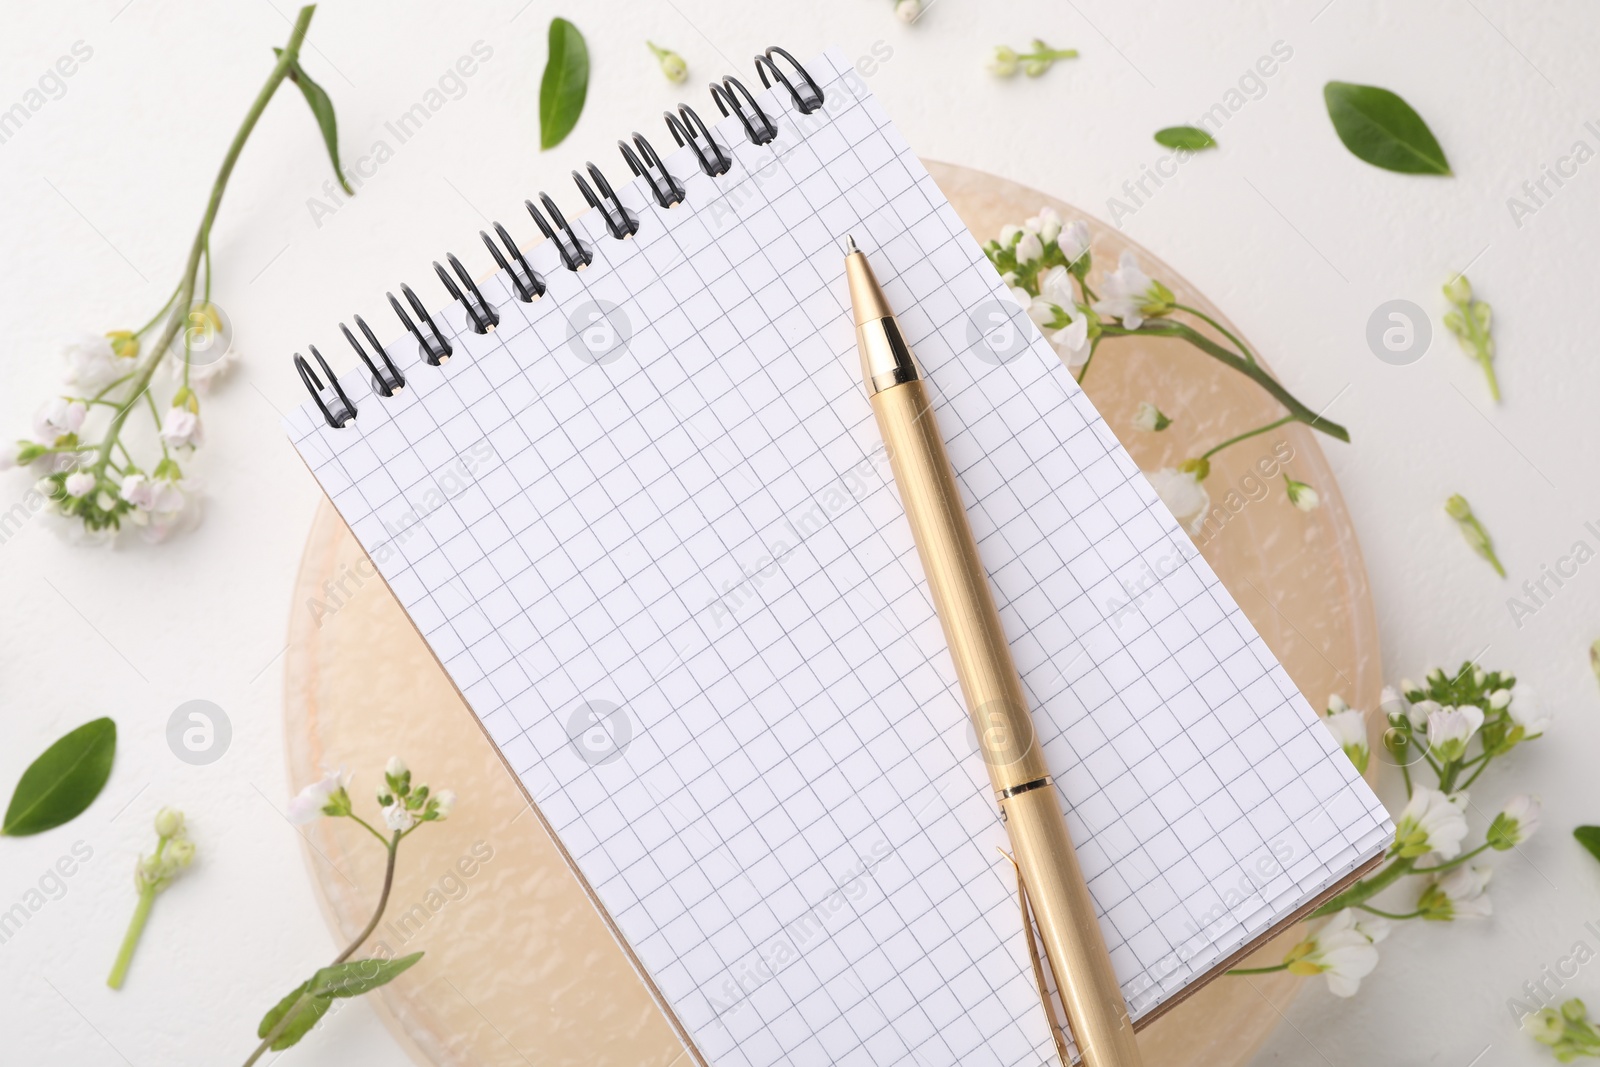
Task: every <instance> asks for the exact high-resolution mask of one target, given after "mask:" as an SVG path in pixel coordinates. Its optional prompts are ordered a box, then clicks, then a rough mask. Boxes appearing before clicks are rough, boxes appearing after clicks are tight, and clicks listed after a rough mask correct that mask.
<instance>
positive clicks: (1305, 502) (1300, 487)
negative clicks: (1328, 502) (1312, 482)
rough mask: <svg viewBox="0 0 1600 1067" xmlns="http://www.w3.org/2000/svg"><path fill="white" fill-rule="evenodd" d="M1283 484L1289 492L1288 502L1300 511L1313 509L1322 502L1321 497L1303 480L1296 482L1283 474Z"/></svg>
mask: <svg viewBox="0 0 1600 1067" xmlns="http://www.w3.org/2000/svg"><path fill="white" fill-rule="evenodd" d="M1283 484H1284V486H1285V488H1286V489H1287V490H1288V493H1289V503H1291V504H1293V505H1294V506H1295V507H1297V508H1299V509H1300V510H1301V511H1307V512H1310V511H1315V510H1316V509H1317V505H1318V504H1320V503H1322V497H1321V496H1319V495H1318V494H1317V491H1316V490H1315V489H1313V488H1311V486H1309V485H1307V484H1306V483H1305V482H1297V481H1295V480H1294V479H1293V478H1291V477H1289V476H1288V475H1287V474H1285V475H1284V476H1283Z"/></svg>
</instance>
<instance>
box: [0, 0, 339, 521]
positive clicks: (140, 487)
mask: <svg viewBox="0 0 1600 1067" xmlns="http://www.w3.org/2000/svg"><path fill="white" fill-rule="evenodd" d="M315 10H316V9H315V7H313V6H307V7H303V8H301V9H300V12H299V15H298V16H297V17H296V18H295V21H294V25H293V28H292V29H291V30H290V33H289V40H288V43H287V44H286V45H285V46H284V47H283V48H282V49H277V50H276V52H277V60H276V62H275V63H274V64H273V67H272V70H271V72H270V73H269V74H268V75H267V80H266V82H265V84H263V85H262V87H261V90H260V92H258V93H257V94H256V98H255V100H254V102H253V103H252V104H251V105H250V108H249V110H248V111H247V112H246V113H245V117H244V121H243V122H242V123H241V124H240V126H239V129H238V131H237V132H236V133H235V134H234V137H233V141H232V143H231V144H230V145H229V146H228V151H227V154H226V155H224V156H223V159H222V166H221V167H220V168H219V169H218V171H217V177H216V179H215V181H214V182H213V183H212V186H211V195H210V196H209V198H208V199H207V201H206V209H205V212H204V214H203V215H202V216H201V220H200V227H199V229H198V230H197V231H196V232H195V236H194V240H193V242H191V244H190V246H189V257H188V259H187V261H186V262H185V265H184V269H183V274H182V275H181V276H180V278H179V280H178V284H177V285H176V286H175V287H174V288H173V290H172V292H171V294H170V295H168V297H167V299H166V302H165V303H163V304H162V305H161V307H160V308H159V309H158V310H157V311H156V313H155V314H154V315H152V316H151V317H150V320H149V321H148V322H146V323H145V324H144V325H143V326H141V327H139V328H138V329H137V330H113V331H111V332H110V333H107V334H105V335H104V336H94V335H88V336H85V337H83V338H80V339H78V340H76V341H74V342H73V343H72V344H70V345H69V346H68V348H67V351H66V356H67V363H68V380H69V384H70V385H73V386H77V387H78V389H79V390H80V391H79V392H77V393H72V394H67V395H63V396H58V397H56V398H55V399H53V400H52V401H50V402H48V403H47V404H46V405H45V406H44V408H42V409H41V410H40V412H39V414H38V415H37V416H36V417H35V419H34V427H33V431H34V432H33V437H32V439H31V440H21V441H18V442H17V444H16V447H15V449H13V450H11V451H9V452H6V453H0V466H12V465H18V466H24V467H26V466H31V465H33V464H35V463H41V465H42V467H43V468H44V477H43V478H42V479H41V480H40V481H39V483H38V485H37V486H36V491H37V492H39V493H40V494H42V495H43V496H44V497H45V498H46V500H47V501H48V503H49V506H50V508H51V510H52V511H54V512H56V513H58V514H61V515H64V516H66V517H68V518H69V519H73V520H76V521H77V522H79V523H81V524H82V527H83V529H84V530H86V531H88V532H89V533H91V534H95V535H100V536H102V537H108V536H110V535H111V534H112V533H113V532H114V531H117V530H120V529H121V528H122V524H123V523H124V522H128V523H131V524H133V525H136V526H141V527H144V528H145V531H146V534H147V535H148V536H149V537H150V538H151V539H152V540H159V539H161V538H162V537H164V536H166V535H167V534H168V533H170V532H171V531H172V530H173V529H175V528H176V527H177V526H178V524H179V521H180V520H181V519H182V518H184V517H185V515H186V514H187V515H188V516H191V517H192V516H193V514H194V509H193V508H191V507H188V506H187V505H188V504H189V503H190V498H191V496H192V494H193V484H192V483H191V482H189V481H188V480H186V479H185V477H184V472H183V470H182V468H181V467H180V466H179V464H178V461H177V458H175V456H174V453H175V452H176V453H192V451H193V450H194V449H195V448H197V447H198V446H199V445H200V444H201V442H202V432H201V423H200V400H199V397H198V396H197V394H196V389H197V388H203V387H204V386H205V385H206V384H207V383H208V382H209V380H210V379H212V378H214V377H216V376H217V375H218V374H220V373H221V372H222V371H223V370H224V369H225V367H226V365H227V357H228V355H229V352H228V349H227V339H226V337H223V338H222V343H221V344H220V345H219V346H218V349H217V351H214V352H213V351H210V349H211V348H212V346H213V345H216V344H217V340H218V335H219V334H225V332H226V324H225V321H224V319H223V316H222V313H221V311H220V310H219V309H218V308H217V307H216V305H214V304H212V303H211V266H212V264H211V230H212V226H213V225H214V224H215V222H216V218H217V212H218V210H219V208H220V207H221V205H222V195H223V193H224V192H225V191H226V189H227V185H228V180H229V178H230V177H231V176H232V174H233V169H234V166H235V165H236V164H237V163H238V161H239V156H240V154H241V153H242V152H243V151H244V146H245V142H246V141H248V140H249V138H250V134H251V133H252V132H253V131H254V130H255V127H256V123H257V122H258V121H259V120H260V118H261V115H262V113H263V112H264V111H265V110H266V107H267V104H268V103H269V102H270V101H271V100H272V97H273V95H274V94H275V93H276V92H277V90H278V86H279V85H281V84H282V83H283V82H284V80H285V79H288V80H290V81H293V82H294V83H295V84H297V85H298V86H299V87H300V90H301V92H302V93H303V94H304V95H305V98H306V101H307V103H308V104H309V105H310V107H311V110H312V113H313V115H314V116H315V118H316V120H317V123H318V125H319V127H321V130H322V134H323V140H324V142H325V144H326V146H327V149H328V153H329V156H330V157H331V159H332V161H333V166H334V171H335V173H336V174H338V176H339V181H340V182H341V184H342V183H344V177H343V174H342V173H341V172H340V171H339V156H338V138H337V132H336V126H335V121H334V115H333V105H332V104H331V103H330V102H329V101H328V96H327V94H326V93H325V92H323V90H322V88H321V87H320V86H318V85H317V84H316V83H315V82H314V81H312V80H311V78H310V76H309V75H307V74H306V72H305V71H304V70H303V69H302V68H301V66H300V48H301V45H302V44H303V43H304V41H305V36H306V31H307V29H308V28H309V27H310V24H311V16H312V14H313V12H314V11H315ZM346 191H349V189H348V186H346ZM197 296H198V299H197ZM163 319H164V320H165V324H164V325H163V326H162V327H161V329H160V331H159V332H158V333H157V334H156V337H155V342H154V343H153V344H151V345H150V346H149V347H148V348H145V349H144V350H143V354H142V355H141V349H142V348H143V345H144V340H145V338H146V335H148V334H149V333H150V332H151V331H152V330H154V329H155V328H156V325H157V324H158V323H161V322H162V321H163ZM180 333H181V334H182V339H181V343H180V339H179V335H180ZM197 348H198V349H200V350H201V351H204V352H205V358H204V359H203V360H199V359H197V355H196V350H197ZM180 352H181V354H182V366H181V368H178V369H177V370H176V371H175V377H176V379H177V389H176V391H175V392H174V394H173V395H172V398H171V401H170V403H169V404H168V405H167V407H166V411H165V413H163V412H162V410H161V408H160V407H159V406H158V405H157V403H156V401H155V398H154V397H153V396H152V394H151V388H152V382H153V380H154V378H155V375H156V371H157V370H158V369H160V368H162V367H163V366H169V365H170V364H169V361H168V359H167V357H168V356H169V355H175V354H177V353H180ZM99 408H106V409H109V413H110V414H109V419H108V421H107V423H106V424H105V427H104V431H103V435H102V436H101V437H100V438H99V439H98V440H88V439H86V438H85V436H84V434H83V430H84V425H85V423H86V421H87V420H88V418H89V415H90V414H91V412H92V411H94V410H96V409H99ZM139 408H145V409H148V411H149V412H150V416H151V418H152V420H153V421H154V424H155V433H156V440H157V442H158V443H159V445H160V449H161V457H160V459H159V460H158V461H156V463H155V464H154V466H153V468H152V469H151V470H150V471H149V473H148V474H146V472H145V471H144V470H143V469H142V468H141V467H140V465H139V464H138V463H136V462H135V460H134V457H133V454H132V451H131V450H130V448H129V444H128V441H127V438H126V436H125V431H126V430H127V429H128V419H129V418H130V417H131V416H132V415H133V413H134V411H135V410H136V409H139Z"/></svg>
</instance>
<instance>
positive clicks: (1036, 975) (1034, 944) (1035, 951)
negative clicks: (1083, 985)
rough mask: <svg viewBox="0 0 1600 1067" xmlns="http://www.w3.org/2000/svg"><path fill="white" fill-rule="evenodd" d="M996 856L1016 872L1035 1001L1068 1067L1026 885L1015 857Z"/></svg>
mask: <svg viewBox="0 0 1600 1067" xmlns="http://www.w3.org/2000/svg"><path fill="white" fill-rule="evenodd" d="M999 852H1000V855H1002V856H1004V857H1005V858H1006V859H1008V860H1010V861H1011V866H1012V867H1013V868H1015V870H1016V872H1017V905H1018V906H1019V907H1020V908H1021V909H1022V932H1023V934H1024V935H1026V936H1027V939H1028V960H1029V961H1030V962H1031V963H1032V964H1033V980H1034V982H1036V983H1037V984H1038V986H1039V1002H1040V1003H1041V1004H1042V1005H1043V1006H1044V1017H1045V1021H1046V1022H1048V1023H1049V1024H1050V1036H1051V1037H1053V1038H1055V1042H1056V1055H1057V1056H1058V1057H1060V1059H1061V1067H1072V1054H1071V1053H1069V1052H1068V1051H1067V1040H1066V1033H1067V1025H1068V1024H1067V1023H1065V1022H1062V1023H1057V1022H1056V997H1059V996H1060V991H1059V990H1058V991H1057V994H1056V997H1052V996H1051V995H1050V986H1049V983H1047V982H1046V981H1045V976H1044V957H1043V955H1042V954H1041V953H1040V952H1039V939H1038V938H1037V937H1036V936H1034V932H1033V906H1032V905H1031V904H1030V903H1029V902H1028V887H1027V885H1026V884H1025V883H1024V882H1023V880H1022V867H1021V866H1020V865H1019V864H1018V863H1017V861H1016V857H1014V856H1012V855H1011V853H1009V852H1007V851H1006V850H1005V849H1000V850H999ZM1061 1017H1062V1019H1063V1020H1065V1019H1066V1004H1064V1003H1063V1004H1062V1005H1061Z"/></svg>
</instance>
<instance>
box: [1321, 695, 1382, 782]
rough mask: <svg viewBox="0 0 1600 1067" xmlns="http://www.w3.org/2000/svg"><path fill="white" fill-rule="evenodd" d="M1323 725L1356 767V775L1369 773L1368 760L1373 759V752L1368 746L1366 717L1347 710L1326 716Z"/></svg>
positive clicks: (1357, 712)
mask: <svg viewBox="0 0 1600 1067" xmlns="http://www.w3.org/2000/svg"><path fill="white" fill-rule="evenodd" d="M1322 724H1323V725H1324V726H1326V727H1327V728H1328V732H1329V733H1331V734H1333V739H1334V740H1335V741H1337V742H1339V747H1340V748H1342V749H1344V754H1345V755H1346V756H1349V757H1350V762H1351V763H1354V764H1355V765H1356V773H1357V774H1365V773H1367V760H1368V759H1369V758H1370V757H1371V755H1372V750H1371V749H1370V748H1369V747H1368V746H1367V719H1366V716H1365V715H1363V714H1361V712H1359V711H1352V710H1351V709H1349V708H1346V709H1345V710H1344V711H1336V712H1333V713H1331V714H1329V715H1324V716H1323V717H1322Z"/></svg>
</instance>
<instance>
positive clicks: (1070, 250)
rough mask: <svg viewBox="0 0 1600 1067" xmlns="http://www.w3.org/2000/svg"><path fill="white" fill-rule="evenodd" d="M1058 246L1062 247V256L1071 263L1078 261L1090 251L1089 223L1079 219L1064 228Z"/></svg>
mask: <svg viewBox="0 0 1600 1067" xmlns="http://www.w3.org/2000/svg"><path fill="white" fill-rule="evenodd" d="M1056 247H1057V248H1059V249H1061V255H1062V258H1064V259H1065V260H1066V261H1067V262H1068V263H1069V264H1070V263H1076V262H1078V260H1080V259H1082V258H1083V254H1084V253H1085V252H1087V251H1089V224H1088V223H1087V222H1084V221H1083V220H1082V219H1078V220H1076V221H1074V222H1073V223H1071V224H1070V225H1068V226H1066V227H1065V228H1063V229H1062V231H1061V237H1060V238H1059V239H1058V240H1057V242H1056Z"/></svg>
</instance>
